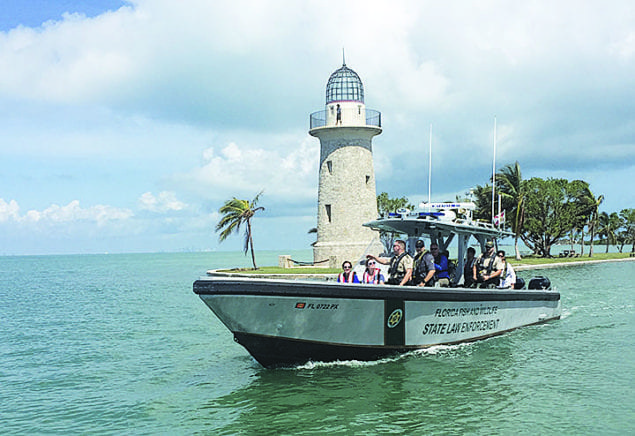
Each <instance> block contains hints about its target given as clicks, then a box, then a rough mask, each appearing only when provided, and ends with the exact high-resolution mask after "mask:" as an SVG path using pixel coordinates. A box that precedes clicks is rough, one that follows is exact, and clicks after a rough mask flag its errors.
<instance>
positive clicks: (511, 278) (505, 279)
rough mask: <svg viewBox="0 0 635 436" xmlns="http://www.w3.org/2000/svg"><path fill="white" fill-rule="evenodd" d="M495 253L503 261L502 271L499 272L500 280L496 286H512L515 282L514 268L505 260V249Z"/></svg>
mask: <svg viewBox="0 0 635 436" xmlns="http://www.w3.org/2000/svg"><path fill="white" fill-rule="evenodd" d="M496 255H497V256H498V257H500V258H501V260H502V261H503V262H504V263H505V267H504V268H503V273H502V274H501V282H500V285H498V287H499V288H500V289H508V288H513V287H514V285H515V284H516V272H515V271H514V268H512V265H511V264H510V263H509V262H507V260H505V251H503V250H499V251H498V253H496Z"/></svg>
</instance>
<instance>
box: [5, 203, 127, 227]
mask: <svg viewBox="0 0 635 436" xmlns="http://www.w3.org/2000/svg"><path fill="white" fill-rule="evenodd" d="M19 211H20V207H19V205H18V203H17V202H16V201H15V200H11V201H9V202H8V203H7V202H6V201H5V200H4V199H2V198H0V222H9V221H12V222H16V223H22V224H34V223H42V224H48V225H55V224H68V223H73V222H81V221H87V222H94V223H96V224H97V225H98V226H104V225H106V224H107V223H108V222H110V221H118V220H127V219H129V218H131V217H132V216H133V215H134V214H133V213H132V211H131V210H129V209H120V208H116V207H112V206H105V205H101V204H98V205H95V206H91V207H89V208H82V207H81V206H80V204H79V200H73V201H71V202H70V203H68V204H67V205H66V206H60V205H57V204H52V205H51V206H49V207H47V208H46V209H44V210H41V211H38V210H29V211H27V212H26V213H25V214H24V215H20V214H19Z"/></svg>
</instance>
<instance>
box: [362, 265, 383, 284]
mask: <svg viewBox="0 0 635 436" xmlns="http://www.w3.org/2000/svg"><path fill="white" fill-rule="evenodd" d="M380 277H381V272H380V271H379V270H378V269H376V270H375V272H374V273H373V274H372V275H371V274H368V270H364V274H363V275H362V283H373V284H375V285H377V284H379V278H380Z"/></svg>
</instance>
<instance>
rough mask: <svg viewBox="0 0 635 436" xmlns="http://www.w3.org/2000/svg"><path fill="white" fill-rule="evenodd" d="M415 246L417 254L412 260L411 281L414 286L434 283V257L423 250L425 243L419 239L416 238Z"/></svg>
mask: <svg viewBox="0 0 635 436" xmlns="http://www.w3.org/2000/svg"><path fill="white" fill-rule="evenodd" d="M415 247H416V249H417V254H415V258H414V261H413V267H412V282H413V284H414V285H415V286H433V285H434V273H435V269H434V257H433V256H432V254H431V253H429V252H427V251H425V248H426V243H425V242H424V241H422V240H421V239H419V240H417V242H416V244H415Z"/></svg>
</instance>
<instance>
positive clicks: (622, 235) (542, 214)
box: [472, 162, 635, 259]
mask: <svg viewBox="0 0 635 436" xmlns="http://www.w3.org/2000/svg"><path fill="white" fill-rule="evenodd" d="M491 182H492V179H491V178H490V183H489V184H486V185H484V186H481V185H477V186H476V187H475V188H474V189H473V191H472V193H473V194H474V196H475V199H474V200H475V203H476V210H475V214H474V217H475V218H476V219H481V220H483V221H487V222H491V220H492V183H491ZM494 184H495V188H496V189H495V194H496V195H495V198H494V201H496V202H498V198H499V196H498V194H499V195H500V202H501V209H502V210H505V214H506V222H505V223H504V224H503V227H504V228H505V229H506V230H510V231H511V232H513V233H514V239H515V241H514V245H515V247H516V258H517V259H520V253H519V251H518V240H519V239H520V240H522V241H523V243H524V244H525V245H526V246H527V247H528V248H529V249H530V250H532V252H533V253H534V254H535V255H538V256H542V257H551V248H552V247H553V245H555V244H557V243H561V242H565V241H568V242H569V243H570V244H571V247H572V251H573V250H574V248H573V247H574V244H580V255H584V254H585V253H584V252H585V237H586V235H588V238H589V239H588V247H589V252H588V255H589V257H592V256H593V247H594V243H595V242H596V237H599V238H600V240H601V241H602V242H604V243H605V244H606V252H608V249H609V245H617V247H618V250H619V251H620V252H622V250H623V249H624V246H625V245H628V244H631V251H633V252H635V209H633V208H628V209H622V210H621V211H620V212H611V213H608V212H600V211H599V207H600V204H602V202H603V201H604V195H596V194H594V193H593V192H592V191H591V188H590V186H589V184H588V183H587V182H585V181H583V180H573V181H569V180H566V179H559V178H548V179H542V178H540V177H533V178H531V179H528V180H525V179H523V178H522V173H521V169H520V164H519V163H518V162H515V163H513V164H508V165H505V166H504V167H503V168H501V169H500V170H499V171H498V172H497V173H496V174H495V180H494ZM496 209H498V204H496Z"/></svg>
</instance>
